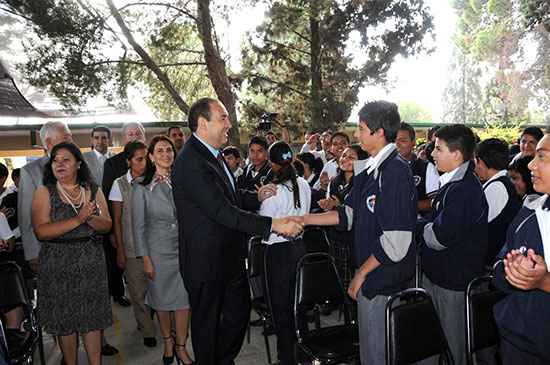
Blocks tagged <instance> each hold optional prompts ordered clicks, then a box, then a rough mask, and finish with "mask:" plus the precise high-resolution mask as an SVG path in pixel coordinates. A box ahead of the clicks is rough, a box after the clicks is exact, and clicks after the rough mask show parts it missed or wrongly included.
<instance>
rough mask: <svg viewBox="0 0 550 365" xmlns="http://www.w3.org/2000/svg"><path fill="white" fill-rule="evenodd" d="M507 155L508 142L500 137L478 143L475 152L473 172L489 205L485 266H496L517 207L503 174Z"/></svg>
mask: <svg viewBox="0 0 550 365" xmlns="http://www.w3.org/2000/svg"><path fill="white" fill-rule="evenodd" d="M509 156H510V149H509V148H508V143H506V141H505V140H503V139H500V138H489V139H486V140H484V141H481V142H479V143H478V144H477V146H476V149H475V164H476V167H475V172H476V174H477V176H478V178H479V179H480V180H481V182H483V192H484V193H485V198H486V199H487V204H489V212H488V214H487V221H488V223H489V225H488V229H489V231H488V232H489V234H488V238H489V245H488V248H487V252H486V253H485V265H487V266H493V264H494V263H495V261H496V257H497V255H498V253H499V252H500V250H501V249H502V246H503V245H504V242H505V241H506V230H507V229H508V227H509V226H510V223H511V222H512V220H513V219H514V217H515V216H516V214H517V212H518V210H519V208H520V204H519V201H518V200H517V199H516V188H515V186H514V184H513V183H512V181H510V178H509V177H508V175H507V171H506V167H507V166H508V160H509Z"/></svg>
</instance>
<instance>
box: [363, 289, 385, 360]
mask: <svg viewBox="0 0 550 365" xmlns="http://www.w3.org/2000/svg"><path fill="white" fill-rule="evenodd" d="M358 297H359V303H358V305H357V311H358V319H359V344H360V346H359V348H360V352H361V364H385V363H386V336H385V333H386V332H385V331H386V314H385V313H386V303H387V301H388V297H387V296H385V295H377V296H375V297H374V298H372V299H370V300H369V299H367V298H366V297H364V296H363V293H362V292H361V290H359V293H358Z"/></svg>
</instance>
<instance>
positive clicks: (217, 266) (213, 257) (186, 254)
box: [172, 135, 271, 281]
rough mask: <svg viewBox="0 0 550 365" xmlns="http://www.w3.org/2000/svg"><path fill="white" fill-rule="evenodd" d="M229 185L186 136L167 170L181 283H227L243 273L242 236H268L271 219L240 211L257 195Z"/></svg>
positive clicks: (206, 152)
mask: <svg viewBox="0 0 550 365" xmlns="http://www.w3.org/2000/svg"><path fill="white" fill-rule="evenodd" d="M224 163H225V160H224ZM226 166H227V163H226ZM233 183H234V185H235V187H236V188H237V189H236V190H235V189H233V186H232V185H231V182H230V181H229V177H228V176H227V174H226V173H225V171H224V170H223V169H222V167H221V166H220V165H219V163H218V161H217V159H216V158H215V157H214V156H213V155H212V153H211V152H210V151H209V150H208V149H207V148H206V147H205V146H204V145H203V144H202V143H201V141H199V140H198V139H197V138H196V137H195V136H194V135H192V136H191V138H190V139H189V140H188V141H187V142H186V143H185V145H184V146H183V149H182V151H181V152H180V153H179V154H178V156H177V158H176V161H175V163H174V167H173V171H172V187H173V194H174V202H175V204H176V208H177V218H178V223H179V237H178V241H179V255H180V260H179V262H180V271H181V273H182V276H183V277H184V278H186V279H189V280H193V281H220V280H225V279H229V278H231V277H232V276H234V275H235V274H237V273H238V272H239V271H240V270H242V269H243V268H244V258H245V256H246V251H247V244H246V234H251V235H262V236H263V237H265V238H267V237H269V233H270V231H271V218H269V217H263V216H260V215H257V214H254V213H250V212H247V211H245V210H242V209H241V207H242V206H243V205H246V204H250V203H251V202H252V201H253V200H257V194H256V193H252V192H247V191H240V190H239V189H238V187H237V182H236V181H235V179H234V178H233Z"/></svg>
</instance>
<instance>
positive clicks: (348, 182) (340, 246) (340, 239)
mask: <svg viewBox="0 0 550 365" xmlns="http://www.w3.org/2000/svg"><path fill="white" fill-rule="evenodd" d="M368 157H369V154H368V153H367V152H366V151H363V150H362V149H361V146H359V145H357V144H354V145H351V146H349V147H348V148H346V149H345V150H344V152H343V153H342V157H340V160H339V161H338V163H339V165H340V167H338V175H336V177H335V178H334V179H332V181H331V182H330V184H329V186H328V191H327V195H326V198H325V199H323V200H319V201H318V204H319V206H320V207H321V208H323V209H325V210H327V211H329V210H331V209H332V207H334V206H336V205H342V204H343V202H344V201H345V199H346V197H347V196H348V194H349V193H350V192H351V189H352V188H353V175H354V171H353V164H354V162H355V161H359V160H366V159H367V158H368ZM328 236H329V239H330V252H329V253H330V254H331V255H332V256H333V257H334V261H335V263H336V267H337V268H338V273H339V274H340V279H341V280H342V285H344V288H347V287H348V286H349V283H350V282H351V279H353V274H354V272H355V269H357V266H356V264H355V262H354V261H355V260H351V264H350V246H351V245H352V242H351V241H352V240H353V235H352V234H351V232H349V231H338V230H336V229H335V228H332V227H331V228H330V229H329V230H328ZM352 255H353V257H355V254H353V253H352Z"/></svg>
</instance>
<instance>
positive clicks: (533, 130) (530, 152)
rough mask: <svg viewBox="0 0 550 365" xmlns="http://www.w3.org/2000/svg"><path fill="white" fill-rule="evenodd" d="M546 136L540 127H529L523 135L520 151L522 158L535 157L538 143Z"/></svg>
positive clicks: (520, 140)
mask: <svg viewBox="0 0 550 365" xmlns="http://www.w3.org/2000/svg"><path fill="white" fill-rule="evenodd" d="M543 136H544V133H542V131H541V129H540V128H539V127H527V128H525V129H524V130H523V132H522V133H521V136H520V139H519V149H520V154H521V155H522V156H535V149H536V147H537V143H539V141H540V140H541V138H542V137H543Z"/></svg>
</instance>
